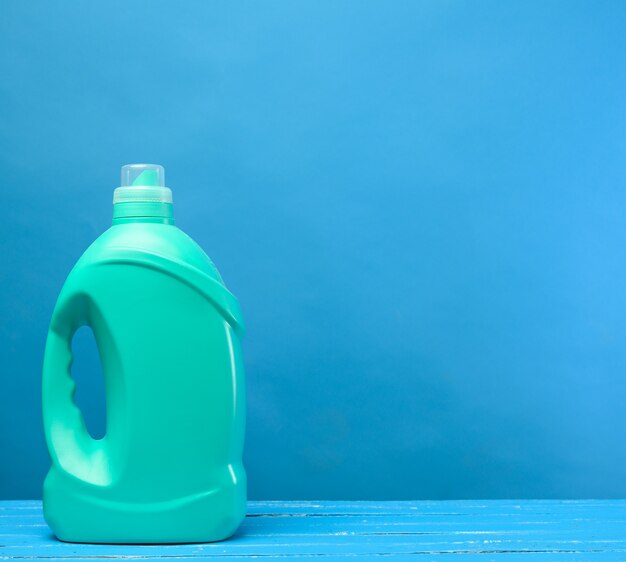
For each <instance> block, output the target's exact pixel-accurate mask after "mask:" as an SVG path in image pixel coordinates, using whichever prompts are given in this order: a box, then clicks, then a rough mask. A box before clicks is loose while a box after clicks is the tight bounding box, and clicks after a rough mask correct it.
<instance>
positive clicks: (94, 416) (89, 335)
mask: <svg viewBox="0 0 626 562" xmlns="http://www.w3.org/2000/svg"><path fill="white" fill-rule="evenodd" d="M72 354H73V356H74V361H73V363H72V378H73V379H74V382H75V383H76V393H75V395H74V400H75V402H76V405H77V406H78V407H79V408H80V410H81V412H82V413H83V418H84V420H85V425H86V426H87V431H89V434H90V435H91V437H92V438H93V439H102V438H103V437H104V435H105V433H106V392H105V386H104V375H103V373H102V363H101V361H100V353H99V352H98V346H97V345H96V339H95V338H94V335H93V332H92V331H91V328H89V327H88V326H82V327H81V328H79V329H78V330H77V331H76V333H75V334H74V338H73V339H72Z"/></svg>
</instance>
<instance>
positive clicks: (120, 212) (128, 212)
mask: <svg viewBox="0 0 626 562" xmlns="http://www.w3.org/2000/svg"><path fill="white" fill-rule="evenodd" d="M130 222H152V223H161V224H174V207H173V205H172V204H171V203H163V202H161V201H158V202H156V201H128V202H124V203H115V204H114V205H113V224H114V225H116V224H125V223H130Z"/></svg>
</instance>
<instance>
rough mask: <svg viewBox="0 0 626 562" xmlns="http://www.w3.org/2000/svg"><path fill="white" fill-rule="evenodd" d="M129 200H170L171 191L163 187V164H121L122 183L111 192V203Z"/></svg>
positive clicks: (168, 201) (166, 201) (160, 201)
mask: <svg viewBox="0 0 626 562" xmlns="http://www.w3.org/2000/svg"><path fill="white" fill-rule="evenodd" d="M130 201H146V202H155V203H171V202H172V191H171V189H169V188H168V187H165V169H164V168H163V166H159V165H158V164H126V166H122V184H121V186H120V187H118V188H117V189H116V190H115V191H114V192H113V203H125V202H130Z"/></svg>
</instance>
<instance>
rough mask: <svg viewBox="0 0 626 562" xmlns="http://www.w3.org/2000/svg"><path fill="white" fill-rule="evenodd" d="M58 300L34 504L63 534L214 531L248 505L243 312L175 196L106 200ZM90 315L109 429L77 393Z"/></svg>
mask: <svg viewBox="0 0 626 562" xmlns="http://www.w3.org/2000/svg"><path fill="white" fill-rule="evenodd" d="M114 217H115V218H114V221H113V222H114V224H113V226H112V227H111V228H110V229H109V230H107V231H106V232H105V233H104V234H103V235H102V236H100V237H99V238H98V239H97V240H96V241H95V242H94V243H93V244H92V245H91V246H90V247H89V248H88V249H87V251H86V252H85V253H84V255H83V256H82V257H81V258H80V260H79V261H78V263H77V264H76V266H75V267H74V269H73V270H72V271H71V273H70V274H69V276H68V278H67V281H66V282H65V285H64V286H63V289H62V291H61V294H60V295H59V298H58V301H57V304H56V307H55V309H54V312H53V315H52V320H51V323H50V329H49V332H48V339H47V343H46V351H45V358H44V367H43V415H44V427H45V436H46V441H47V444H48V448H49V451H50V456H51V459H52V467H51V469H50V472H49V473H48V476H47V477H46V480H45V483H44V496H43V499H44V514H45V518H46V521H47V522H48V524H49V525H50V527H51V528H52V530H53V531H54V533H55V534H56V536H57V537H58V538H60V539H61V540H64V541H72V542H99V543H100V542H101V543H179V542H204V541H215V540H220V539H224V538H226V537H228V536H230V535H231V534H232V533H233V532H234V531H235V530H236V529H237V527H238V525H239V524H240V522H241V520H242V519H243V517H244V515H245V505H246V474H245V471H244V468H243V465H242V452H243V440H244V423H245V382H244V371H243V362H242V352H241V347H240V338H241V336H242V333H243V323H242V320H241V312H240V309H239V305H238V302H237V300H236V299H235V297H234V296H233V295H232V294H231V293H230V292H229V291H228V290H227V289H226V287H225V286H224V283H223V281H222V279H221V277H220V275H219V273H218V271H217V269H216V268H215V266H214V265H213V263H212V262H211V260H210V259H209V258H208V257H207V255H206V254H205V253H204V252H203V251H202V249H201V248H200V247H199V246H198V245H197V244H196V243H195V242H194V241H193V240H192V239H191V238H190V237H189V236H187V235H186V234H185V233H184V232H182V231H181V230H179V229H178V228H177V227H176V226H175V225H174V219H173V214H172V205H171V204H170V203H161V202H137V201H134V202H126V203H117V204H116V205H114ZM84 325H87V326H90V327H91V329H92V330H93V333H94V337H95V339H96V343H97V346H98V351H99V354H100V358H101V362H102V368H103V372H104V377H105V386H106V402H107V426H106V427H107V429H106V435H105V436H104V437H103V438H102V439H100V440H95V439H93V438H92V437H91V436H90V435H89V433H88V431H87V429H86V426H85V423H84V420H83V416H82V414H81V412H80V410H79V409H78V407H77V406H76V405H75V403H74V401H73V394H74V389H75V384H74V381H73V379H72V377H71V373H70V367H71V363H72V352H71V341H72V337H73V335H74V333H75V332H76V330H77V329H78V328H79V327H81V326H84Z"/></svg>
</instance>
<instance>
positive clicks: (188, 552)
mask: <svg viewBox="0 0 626 562" xmlns="http://www.w3.org/2000/svg"><path fill="white" fill-rule="evenodd" d="M381 556H384V557H386V558H393V559H398V560H401V559H408V558H414V559H419V560H446V561H455V560H464V561H468V562H469V561H472V560H480V561H487V560H495V561H505V560H527V559H530V560H536V561H547V560H554V561H560V560H563V561H565V560H567V561H570V560H573V561H576V560H580V561H585V562H586V561H595V560H597V561H626V500H584V501H543V500H541V501H537V500H533V501H508V500H507V501H439V502H431V501H412V502H328V501H321V502H279V501H273V502H249V504H248V517H247V518H246V520H245V521H244V523H243V525H242V526H241V528H240V530H239V532H238V533H237V534H236V535H235V536H234V537H233V538H232V539H230V540H228V541H225V542H221V543H212V544H190V545H146V546H136V545H135V546H132V545H82V544H68V543H62V542H59V541H57V540H56V539H55V538H54V537H53V536H52V534H51V532H50V529H49V528H48V526H47V525H46V523H45V521H44V519H43V515H42V511H41V502H39V501H4V502H0V560H13V559H15V560H31V559H45V560H47V561H49V560H72V561H81V560H85V561H88V560H89V561H93V560H94V559H95V560H97V559H111V558H123V559H131V560H133V559H139V560H143V559H147V560H169V559H176V560H177V561H179V560H194V561H197V560H198V559H199V558H210V559H211V560H228V561H230V562H237V561H239V560H248V561H249V560H251V559H253V558H258V559H261V560H270V559H276V560H286V559H313V558H316V559H319V558H322V559H324V560H354V559H355V558H357V557H358V558H360V559H364V560H367V559H371V560H375V559H376V560H379V561H380V559H381Z"/></svg>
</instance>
